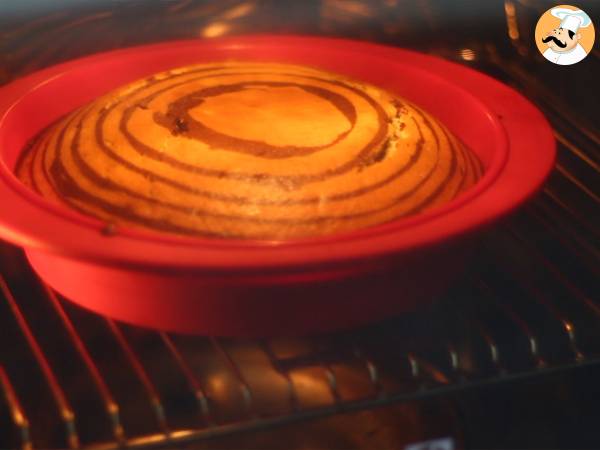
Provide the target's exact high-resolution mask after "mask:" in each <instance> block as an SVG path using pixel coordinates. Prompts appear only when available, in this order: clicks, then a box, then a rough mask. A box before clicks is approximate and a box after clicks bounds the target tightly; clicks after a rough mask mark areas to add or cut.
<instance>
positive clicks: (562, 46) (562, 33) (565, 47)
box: [542, 27, 581, 53]
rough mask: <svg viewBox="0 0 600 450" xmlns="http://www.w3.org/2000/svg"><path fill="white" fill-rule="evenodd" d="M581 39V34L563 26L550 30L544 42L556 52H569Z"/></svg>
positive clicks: (543, 39)
mask: <svg viewBox="0 0 600 450" xmlns="http://www.w3.org/2000/svg"><path fill="white" fill-rule="evenodd" d="M580 39H581V34H575V32H574V31H573V30H567V29H565V28H562V27H561V28H555V29H554V30H552V31H550V32H548V34H546V36H545V37H544V38H542V42H543V43H544V44H546V45H547V46H548V47H550V48H551V49H552V50H553V51H555V52H558V53H567V52H569V51H571V50H573V49H574V48H575V46H576V45H577V42H578V41H579V40H580Z"/></svg>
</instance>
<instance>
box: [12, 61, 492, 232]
mask: <svg viewBox="0 0 600 450" xmlns="http://www.w3.org/2000/svg"><path fill="white" fill-rule="evenodd" d="M482 171H483V168H482V165H481V163H480V161H479V160H478V158H477V157H476V156H475V155H474V154H473V153H472V152H471V151H470V150H469V149H468V148H466V147H465V146H464V145H463V144H462V143H461V142H460V141H459V140H458V139H457V138H456V137H455V136H453V135H452V134H451V133H450V132H449V131H448V130H447V129H446V127H445V126H444V125H442V124H441V123H440V122H439V121H437V120H436V119H435V118H434V117H432V116H431V115H430V114H428V113H427V112H425V111H423V110H422V109H420V108H419V107H417V106H416V105H414V104H412V103H410V102H408V101H407V100H404V99H403V98H400V97H398V96H396V95H393V94H391V93H389V92H387V91H385V90H383V89H380V88H378V87H375V86H372V85H369V84H366V83H363V82H360V81H356V80H352V79H349V78H348V77H345V76H341V75H337V74H333V73H330V72H324V71H322V70H317V69H314V68H310V67H304V66H297V65H288V64H274V63H255V62H234V61H228V62H219V63H212V64H202V65H193V66H186V67H183V68H180V69H175V70H170V71H166V72H162V73H159V74H156V75H154V76H151V77H149V78H145V79H143V80H139V81H136V82H133V83H130V84H128V85H126V86H123V87H121V88H118V89H116V90H114V91H112V92H110V93H108V94H106V95H104V96H102V97H100V98H98V99H96V100H95V101H93V102H91V103H89V104H87V105H85V106H83V107H80V108H79V109H77V110H75V111H73V112H72V113H70V114H68V115H67V116H65V117H63V118H61V119H60V120H58V121H57V122H55V123H54V124H52V125H51V126H49V127H48V128H46V129H45V130H44V131H42V132H41V133H40V134H39V135H38V136H37V137H36V138H35V139H34V140H32V141H31V142H30V144H29V145H28V147H27V149H26V150H24V152H23V154H22V156H21V159H20V161H19V163H18V165H17V170H16V172H17V175H18V177H19V178H20V179H21V180H22V181H23V182H24V183H25V184H26V185H28V186H30V187H31V188H32V189H33V190H35V191H36V192H38V193H39V194H40V195H42V196H44V197H46V198H47V199H49V200H52V201H54V202H58V203H61V204H66V205H68V206H69V207H71V208H75V209H77V210H79V211H80V212H82V213H84V214H86V215H91V216H94V217H97V218H99V219H101V220H102V221H104V222H106V223H109V224H112V225H114V226H116V227H121V226H122V227H143V228H146V229H152V230H155V231H160V232H168V233H177V234H186V235H193V236H197V237H211V238H213V237H214V238H241V239H268V240H280V239H294V238H303V237H310V236H321V235H329V234H333V233H342V232H348V231H352V230H356V229H360V228H364V227H369V226H373V225H376V224H382V223H385V222H389V221H392V220H395V219H399V218H401V217H405V216H409V215H413V214H417V213H420V212H422V211H425V210H428V209H430V208H433V207H436V206H438V205H441V204H443V203H446V202H448V201H450V200H452V199H453V198H454V197H456V196H457V195H458V194H460V193H461V192H463V191H464V190H466V189H468V188H469V187H470V186H472V185H473V184H474V183H475V182H476V181H477V180H478V179H479V178H480V177H481V175H482Z"/></svg>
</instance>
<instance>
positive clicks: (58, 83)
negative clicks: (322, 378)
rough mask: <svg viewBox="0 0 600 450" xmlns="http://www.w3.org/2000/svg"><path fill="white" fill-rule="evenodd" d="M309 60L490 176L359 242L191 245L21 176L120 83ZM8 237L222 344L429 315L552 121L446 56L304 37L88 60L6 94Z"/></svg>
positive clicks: (134, 307) (522, 180) (157, 320)
mask: <svg viewBox="0 0 600 450" xmlns="http://www.w3.org/2000/svg"><path fill="white" fill-rule="evenodd" d="M226 59H236V60H248V61H274V62H288V63H297V64H306V65H310V66H314V67H319V68H323V69H325V70H331V71H334V72H338V73H341V74H346V75H349V76H351V77H354V78H357V79H362V80H365V81H367V82H370V83H373V84H376V85H379V86H382V87H384V88H387V89H389V90H390V91H392V92H395V93H397V94H398V95H400V96H403V97H405V98H407V99H409V100H411V101H413V102H414V103H416V104H418V105H420V106H422V107H423V108H424V109H426V110H428V111H429V112H430V113H432V114H433V115H435V116H436V117H437V118H438V119H439V120H441V121H442V122H443V123H445V124H446V125H447V126H448V128H449V129H450V130H451V131H452V132H454V133H455V134H456V135H457V136H458V137H459V138H460V139H462V140H463V141H464V142H465V143H466V144H467V145H468V146H469V147H470V148H471V149H472V150H473V151H474V152H476V153H477V155H478V156H479V158H480V159H481V160H482V162H483V163H484V165H485V175H484V176H483V178H482V179H481V180H480V181H479V182H478V183H477V185H476V186H474V187H473V188H472V189H470V190H469V191H467V192H465V193H464V194H462V195H460V196H459V197H458V198H456V199H455V200H454V201H452V202H451V203H448V204H446V205H444V206H442V207H439V208H437V209H434V210H431V211H429V212H426V213H422V214H419V215H416V216H413V217H409V218H404V219H401V220H398V221H395V222H390V223H386V224H383V225H380V226H375V227H371V228H366V229H363V230H359V231H356V232H352V233H346V234H339V235H333V236H325V237H317V238H310V239H302V240H293V241H282V242H279V241H264V240H262V241H248V240H226V239H204V238H203V239H201V238H191V237H179V236H176V235H168V234H161V233H157V232H152V231H143V230H136V229H126V228H122V229H119V231H118V233H117V234H114V235H107V234H106V233H103V232H102V230H103V228H104V224H103V223H101V222H100V221H98V220H96V219H93V218H90V217H85V216H82V215H81V214H79V213H77V212H76V211H71V210H69V209H67V208H64V207H61V206H58V205H54V204H51V203H49V202H47V201H46V200H44V199H42V198H41V197H39V196H37V195H36V194H34V193H33V192H31V191H30V190H28V189H27V188H26V187H25V186H23V185H22V184H21V183H20V182H19V180H18V179H17V178H16V177H15V176H14V173H13V170H14V167H15V164H16V161H17V159H18V157H19V154H20V152H21V151H22V149H23V147H24V146H25V144H26V142H27V141H28V140H29V139H30V138H31V137H33V136H34V135H35V134H36V133H38V132H39V131H40V130H41V129H42V128H44V127H45V126H47V125H48V124H50V123H51V122H53V121H54V120H56V119H57V118H59V117H61V116H62V115H64V114H66V113H67V112H69V111H71V110H73V109H74V108H76V107H78V106H80V105H83V104H85V103H86V102H88V101H91V100H93V99H94V98H96V97H97V96H99V95H101V94H103V93H105V92H107V91H108V90H111V89H113V88H115V87H117V86H119V85H122V84H125V83H128V82H130V81H133V80H136V79H138V78H141V77H144V76H148V75H150V74H152V73H155V72H158V71H162V70H166V69H170V68H174V67H178V66H183V65H187V64H193V63H202V62H215V61H219V60H226ZM0 120H1V121H0V198H1V201H2V206H1V211H0V237H1V238H3V239H5V240H7V241H9V242H12V243H14V244H17V245H20V246H22V247H23V248H24V249H25V252H26V254H27V257H28V259H29V261H30V263H31V265H32V266H33V268H34V269H35V271H36V272H37V273H38V275H39V276H40V277H41V278H42V279H43V280H44V281H45V282H46V283H47V284H49V285H50V286H51V287H52V288H54V289H55V290H57V291H58V292H60V293H61V294H62V295H64V296H65V297H66V298H68V299H70V300H72V301H74V302H76V303H78V304H80V305H82V306H84V307H86V308H88V309H90V310H93V311H96V312H99V313H102V314H106V315H108V316H110V317H113V318H116V319H119V320H123V321H126V322H129V323H134V324H137V325H142V326H148V327H154V328H159V329H164V330H170V331H179V332H187V333H202V334H212V335H238V336H240V335H244V336H249V335H251V336H261V335H262V336H265V335H290V334H305V333H314V332H322V331H331V330H335V329H341V328H347V327H351V326H356V325H360V324H365V323H368V322H372V321H374V320H378V319H382V318H385V317H389V316H391V315H395V314H400V313H402V312H404V311H408V310H412V309H414V308H417V307H419V306H420V305H424V304H427V303H428V302H430V301H431V300H432V299H434V298H435V297H436V296H437V295H439V294H440V293H441V292H442V291H443V290H444V289H445V288H446V287H447V285H448V283H449V282H450V281H451V280H452V279H453V278H454V277H455V276H456V275H457V273H459V272H460V270H462V269H463V268H464V263H465V258H467V257H468V254H469V248H470V243H471V242H472V241H473V239H474V237H475V236H476V235H477V234H478V232H479V231H481V230H483V229H484V228H485V227H486V226H488V225H489V224H492V223H493V222H494V221H496V220H498V219H499V218H500V217H502V216H505V215H506V214H508V213H509V212H511V211H513V210H514V209H515V208H516V207H517V206H519V205H520V204H522V203H523V202H524V201H525V200H526V199H528V198H529V197H530V196H531V195H532V194H533V193H535V191H536V190H538V189H539V188H540V186H541V185H542V183H543V181H544V179H545V178H546V176H547V175H548V173H549V172H550V170H551V168H552V166H553V162H554V157H555V143H554V139H553V136H552V132H551V129H550V127H549V125H548V123H547V122H546V120H545V118H544V117H543V115H542V114H541V113H540V112H539V111H538V110H537V109H536V108H535V107H534V106H533V105H532V104H531V103H529V102H528V101H527V100H526V99H525V98H523V97H522V96H521V95H520V94H518V93H517V92H515V91H514V90H512V89H510V88H508V87H507V86H505V85H503V84H501V83H499V82H498V81H496V80H494V79H492V78H490V77H488V76H486V75H483V74H481V73H478V72H476V71H474V70H471V69H469V68H466V67H463V66H461V65H458V64H454V63H451V62H448V61H444V60H442V59H438V58H435V57H431V56H427V55H423V54H419V53H415V52H412V51H407V50H402V49H398V48H392V47H386V46H380V45H375V44H370V43H364V42H357V41H349V40H340V39H327V38H317V37H302V36H244V37H235V38H226V39H219V40H194V41H176V42H167V43H161V44H155V45H148V46H141V47H133V48H127V49H122V50H117V51H111V52H107V53H101V54H96V55H93V56H89V57H85V58H81V59H77V60H74V61H70V62H67V63H64V64H60V65H57V66H54V67H51V68H48V69H45V70H42V71H40V72H37V73H34V74H32V75H29V76H27V77H25V78H22V79H20V80H17V81H15V82H13V83H11V84H9V85H6V86H4V87H2V88H0Z"/></svg>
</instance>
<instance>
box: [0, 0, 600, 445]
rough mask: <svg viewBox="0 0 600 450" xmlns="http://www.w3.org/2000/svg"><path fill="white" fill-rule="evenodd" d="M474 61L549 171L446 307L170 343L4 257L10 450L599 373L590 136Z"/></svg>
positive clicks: (2, 314)
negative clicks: (280, 333) (552, 160)
mask: <svg viewBox="0 0 600 450" xmlns="http://www.w3.org/2000/svg"><path fill="white" fill-rule="evenodd" d="M507 3H511V4H513V3H514V2H507ZM475 50H476V52H475V53H473V54H475V55H477V58H476V59H475V62H474V63H477V64H481V65H482V68H483V69H484V70H485V69H488V70H490V71H492V72H493V73H494V74H495V75H497V76H499V78H501V79H504V80H505V81H507V82H510V83H511V84H513V85H514V86H515V87H517V88H520V89H522V90H523V91H525V92H527V95H528V96H529V97H530V98H531V99H532V100H533V101H535V102H536V103H537V105H538V106H539V107H540V108H541V109H542V110H543V111H544V113H545V114H546V115H547V117H548V118H549V120H550V121H551V122H552V125H553V127H554V131H555V136H556V139H557V143H558V152H559V156H558V161H557V166H556V170H555V171H554V172H553V174H552V176H551V178H550V180H549V182H548V183H547V185H546V187H545V188H544V189H543V191H542V192H540V194H539V195H538V196H537V197H536V198H535V199H534V200H533V201H531V202H529V204H527V205H526V206H525V207H524V208H522V209H521V210H520V211H519V212H518V213H517V214H515V215H514V216H512V217H511V218H509V219H507V220H506V221H505V222H503V223H502V224H500V225H499V226H498V227H496V228H494V229H492V230H490V231H488V232H487V233H486V234H485V235H484V236H482V238H481V242H480V245H479V247H478V250H477V252H476V254H475V256H474V258H473V262H472V264H471V266H470V267H469V268H468V270H467V274H466V275H465V277H464V279H463V280H461V282H460V283H458V284H457V286H455V287H454V288H453V289H452V291H451V292H449V293H448V295H447V296H445V297H444V298H443V299H440V300H439V301H438V302H437V303H436V304H435V305H434V306H433V307H431V308H430V309H427V310H423V311H417V312H415V313H413V314H409V315H406V316H403V317H399V318H395V319H391V320H389V321H387V322H385V323H380V324H376V325H374V326H371V327H366V328H363V329H360V330H351V331H348V332H344V333H336V334H332V335H324V336H315V337H309V338H298V339H270V340H260V341H256V340H241V339H226V338H218V337H214V336H213V337H199V336H195V337H193V336H180V335H175V334H171V333H165V332H158V331H150V330H145V329H139V328H136V327H132V326H129V325H125V324H121V323H118V322H115V321H113V320H111V319H108V318H104V317H100V316H97V315H95V314H93V313H90V312H87V311H84V310H82V309H81V308H78V307H76V306H74V305H72V304H71V303H70V302H68V301H66V300H64V299H62V298H61V297H60V296H59V295H58V294H56V293H55V292H54V291H53V290H52V289H50V288H49V287H47V286H45V285H44V284H43V283H42V282H41V281H40V280H39V279H37V278H36V277H35V275H34V274H33V273H32V272H31V270H30V269H29V268H28V265H27V263H26V261H25V258H24V256H23V255H22V253H20V252H17V251H16V250H14V249H13V250H11V252H12V253H11V255H12V256H11V259H10V267H9V266H2V267H0V270H1V271H0V300H2V301H1V302H0V334H1V336H2V338H1V339H0V413H2V412H3V411H5V412H7V414H6V416H7V418H8V423H7V425H8V426H10V428H11V429H10V430H1V431H2V434H3V435H6V436H9V438H8V441H6V445H7V446H16V447H21V448H24V449H29V448H34V447H49V446H58V447H68V448H89V449H110V448H120V447H123V446H127V447H131V448H145V447H149V446H157V445H166V444H168V445H174V444H181V443H185V442H189V441H194V440H201V439H207V438H210V437H215V436H219V435H229V434H235V433H240V432H242V431H248V430H257V429H261V428H269V427H274V426H277V425H282V424H285V423H290V422H294V421H300V420H303V419H308V418H311V417H319V416H326V415H333V414H336V413H340V412H343V411H352V410H360V409H365V408H371V407H374V406H377V405H384V404H391V403H396V402H401V401H408V400H411V399H423V398H426V397H434V396H442V395H446V394H449V393H451V392H458V391H463V390H467V389H472V388H475V387H478V386H484V385H490V384H496V383H508V382H511V381H515V380H518V379H523V378H527V377H537V376H540V375H542V374H549V373H552V372H557V371H565V370H569V369H571V368H574V367H582V366H584V365H595V364H598V363H600V326H599V325H600V299H599V298H598V297H597V295H598V292H599V291H600V290H599V289H598V287H599V286H598V280H599V279H600V278H599V277H598V275H599V274H600V265H599V264H598V260H599V259H598V257H599V255H600V250H599V246H598V244H599V234H600V233H599V232H598V230H599V227H598V223H597V218H598V217H599V216H598V215H597V211H598V206H599V204H600V197H599V196H598V193H597V192H595V191H594V189H593V180H594V179H595V177H597V176H598V173H599V172H600V165H599V163H598V153H597V149H598V146H599V145H600V136H599V135H598V134H597V132H596V131H595V130H594V129H593V128H592V127H589V126H586V125H585V124H584V125H582V122H581V121H580V120H579V118H578V117H576V116H573V115H571V114H570V113H568V112H565V108H564V105H562V104H561V103H560V102H559V101H558V100H556V99H554V98H553V97H552V95H549V94H548V93H547V92H545V91H544V88H543V86H542V85H541V84H540V83H538V80H536V78H535V77H532V76H531V75H529V74H528V73H527V71H524V70H522V69H521V68H520V66H519V65H518V64H511V63H510V61H507V60H505V59H503V57H502V56H501V55H500V54H499V53H498V52H497V51H496V49H495V48H494V47H493V46H483V47H482V48H481V49H475ZM444 56H446V57H447V56H448V55H444ZM590 57H593V58H598V55H597V54H594V55H591V56H590ZM470 58H471V56H470ZM472 59H473V58H472ZM594 212H596V214H594ZM0 424H4V422H0ZM0 444H1V445H2V446H4V445H5V442H4V441H3V440H2V439H0Z"/></svg>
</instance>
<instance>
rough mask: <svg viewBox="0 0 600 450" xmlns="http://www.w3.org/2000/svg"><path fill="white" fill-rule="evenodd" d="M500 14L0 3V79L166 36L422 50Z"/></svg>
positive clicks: (416, 4) (151, 2) (382, 4)
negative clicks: (345, 41)
mask: <svg viewBox="0 0 600 450" xmlns="http://www.w3.org/2000/svg"><path fill="white" fill-rule="evenodd" d="M503 14H504V10H503V3H502V1H500V0H495V1H485V2H481V1H475V0H461V1H447V0H417V1H412V0H411V1H408V0H306V1H296V0H294V1H291V0H286V1H278V0H242V1H240V0H221V1H218V2H215V1H206V0H201V1H199V0H93V1H86V2H81V1H76V0H60V1H52V2H49V1H46V0H25V1H19V2H13V1H7V2H0V29H1V36H2V38H1V41H0V50H1V51H0V58H1V59H0V67H2V68H3V73H1V74H0V82H6V81H8V80H9V79H12V78H14V77H15V76H18V75H23V74H25V73H29V72H31V71H33V70H35V69H38V68H40V67H42V66H48V65H51V64H53V63H56V62H58V61H61V60H66V59H70V58H74V57H77V56H81V55H83V54H87V53H92V52H95V51H101V50H108V49H113V48H118V47H123V46H126V45H136V44H142V43H148V42H157V41H162V40H168V39H182V38H197V37H204V38H215V37H219V36H225V35H239V34H246V33H267V32H268V33H304V34H318V35H330V36H341V37H353V38H358V39H366V40H372V41H379V42H386V43H394V44H396V45H402V46H410V47H416V48H421V49H426V48H427V47H428V46H429V45H434V44H435V43H436V42H438V41H440V40H443V41H444V42H446V43H447V44H451V43H456V42H458V41H461V40H465V39H467V40H473V41H481V40H482V39H484V37H485V36H488V37H491V36H493V35H494V34H495V33H497V32H502V29H501V24H502V20H498V19H499V18H500V19H501V17H502V16H503ZM133 23H134V24H135V26H131V24H133ZM34 61H35V62H34Z"/></svg>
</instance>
